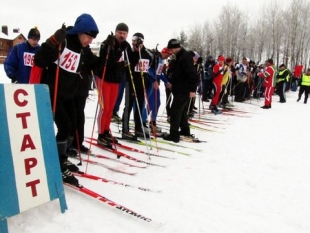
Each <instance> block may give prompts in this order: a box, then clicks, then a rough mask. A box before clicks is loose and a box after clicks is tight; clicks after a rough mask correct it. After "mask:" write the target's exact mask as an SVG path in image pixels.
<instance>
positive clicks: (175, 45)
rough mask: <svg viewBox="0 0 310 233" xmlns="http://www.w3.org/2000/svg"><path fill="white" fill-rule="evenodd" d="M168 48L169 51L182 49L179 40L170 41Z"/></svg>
mask: <svg viewBox="0 0 310 233" xmlns="http://www.w3.org/2000/svg"><path fill="white" fill-rule="evenodd" d="M167 48H168V49H175V48H181V44H180V41H178V40H177V39H171V40H169V42H168V45H167Z"/></svg>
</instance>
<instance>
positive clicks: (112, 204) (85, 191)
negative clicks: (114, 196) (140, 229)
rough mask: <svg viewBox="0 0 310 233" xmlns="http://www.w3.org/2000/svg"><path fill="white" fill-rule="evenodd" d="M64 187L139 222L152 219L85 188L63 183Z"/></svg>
mask: <svg viewBox="0 0 310 233" xmlns="http://www.w3.org/2000/svg"><path fill="white" fill-rule="evenodd" d="M64 185H65V186H67V187H70V188H72V189H74V190H76V191H78V192H80V193H83V194H85V195H87V196H90V197H93V198H95V199H96V200H99V201H101V202H103V203H105V204H107V205H109V206H110V207H113V208H115V209H118V210H120V211H122V212H124V213H127V214H129V215H131V216H134V217H136V218H138V219H141V220H143V221H146V222H152V219H150V218H147V217H145V216H143V215H141V214H138V213H137V212H135V211H133V210H130V209H129V208H127V207H125V206H122V205H120V204H118V203H116V202H114V201H112V200H110V199H108V198H106V197H104V196H103V195H101V194H99V193H96V192H94V191H92V190H90V189H87V188H85V187H76V186H73V185H70V184H67V183H64Z"/></svg>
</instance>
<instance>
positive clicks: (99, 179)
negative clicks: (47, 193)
mask: <svg viewBox="0 0 310 233" xmlns="http://www.w3.org/2000/svg"><path fill="white" fill-rule="evenodd" d="M73 174H74V175H75V176H78V177H83V178H87V179H90V180H97V181H101V182H104V183H110V184H113V185H120V186H124V187H126V188H134V189H138V190H141V191H145V192H153V193H160V192H161V191H160V190H153V189H149V188H143V187H139V186H134V185H130V184H125V183H122V182H117V181H113V180H108V179H106V178H103V177H99V176H95V175H90V174H86V173H82V174H81V173H73Z"/></svg>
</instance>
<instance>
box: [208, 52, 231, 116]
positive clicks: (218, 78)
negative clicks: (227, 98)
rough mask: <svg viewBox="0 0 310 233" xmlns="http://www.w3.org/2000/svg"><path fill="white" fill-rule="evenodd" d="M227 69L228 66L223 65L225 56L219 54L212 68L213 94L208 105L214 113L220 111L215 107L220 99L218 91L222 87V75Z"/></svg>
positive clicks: (219, 91)
mask: <svg viewBox="0 0 310 233" xmlns="http://www.w3.org/2000/svg"><path fill="white" fill-rule="evenodd" d="M227 71H228V66H227V65H225V58H224V56H222V55H221V56H219V58H218V63H217V64H216V65H215V66H214V68H213V86H214V96H213V98H212V101H211V104H210V106H209V109H210V110H211V111H212V112H213V113H214V114H220V113H222V112H221V111H220V110H218V108H217V107H216V106H217V105H218V103H219V101H220V99H219V97H220V93H221V88H222V79H223V76H224V75H225V74H226V72H227Z"/></svg>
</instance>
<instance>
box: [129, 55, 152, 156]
mask: <svg viewBox="0 0 310 233" xmlns="http://www.w3.org/2000/svg"><path fill="white" fill-rule="evenodd" d="M125 55H126V58H127V62H128V64H127V66H128V71H129V76H130V81H131V83H132V87H133V94H134V96H135V100H136V103H137V111H138V113H139V117H140V120H141V128H142V130H144V128H143V122H142V116H141V112H140V107H139V104H138V103H139V102H138V98H137V92H136V86H135V84H134V81H133V76H132V72H131V68H130V61H129V57H128V53H127V49H125ZM143 132H144V131H143ZM144 139H145V132H144ZM145 143H146V144H145V145H146V150H147V153H149V148H148V144H147V142H146V139H145ZM149 159H151V158H150V156H149Z"/></svg>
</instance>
